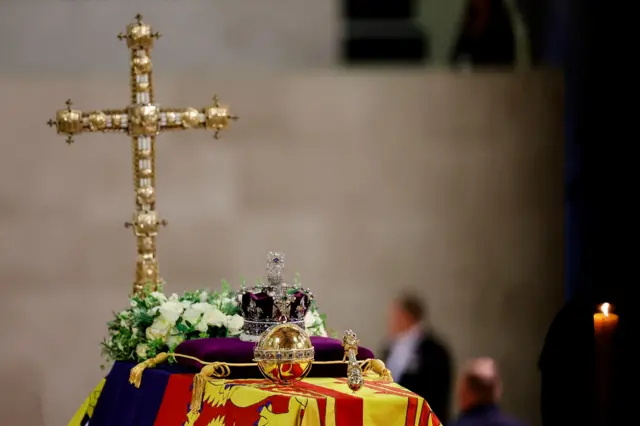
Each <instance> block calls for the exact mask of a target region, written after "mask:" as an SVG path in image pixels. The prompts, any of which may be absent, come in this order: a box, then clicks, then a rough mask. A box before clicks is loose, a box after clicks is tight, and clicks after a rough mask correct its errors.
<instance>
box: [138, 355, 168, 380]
mask: <svg viewBox="0 0 640 426" xmlns="http://www.w3.org/2000/svg"><path fill="white" fill-rule="evenodd" d="M168 358H169V355H168V354H167V353H165V352H161V353H159V354H158V355H156V356H155V357H154V358H150V359H148V360H146V361H143V362H141V363H140V364H138V365H136V366H135V367H133V368H132V369H131V372H130V373H129V383H131V384H132V385H133V386H135V387H136V388H140V384H141V383H142V374H143V373H144V370H146V369H147V368H154V367H155V366H156V365H158V364H162V363H164V362H165V361H167V359H168Z"/></svg>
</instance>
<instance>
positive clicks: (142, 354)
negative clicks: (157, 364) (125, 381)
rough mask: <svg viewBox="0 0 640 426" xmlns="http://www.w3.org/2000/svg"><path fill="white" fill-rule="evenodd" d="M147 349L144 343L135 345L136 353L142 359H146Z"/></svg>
mask: <svg viewBox="0 0 640 426" xmlns="http://www.w3.org/2000/svg"><path fill="white" fill-rule="evenodd" d="M148 350H149V346H147V345H146V344H144V343H140V344H138V346H136V354H138V356H139V357H140V358H142V359H147V351H148Z"/></svg>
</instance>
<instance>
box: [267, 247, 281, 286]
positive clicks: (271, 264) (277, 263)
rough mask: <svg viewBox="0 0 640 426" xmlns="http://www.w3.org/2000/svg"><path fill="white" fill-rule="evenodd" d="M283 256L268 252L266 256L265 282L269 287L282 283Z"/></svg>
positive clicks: (279, 253) (278, 253)
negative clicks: (267, 282)
mask: <svg viewBox="0 0 640 426" xmlns="http://www.w3.org/2000/svg"><path fill="white" fill-rule="evenodd" d="M284 258H285V254H284V253H282V252H274V251H270V252H269V253H268V255H267V280H268V281H269V284H271V285H278V284H282V283H283V282H284V277H283V276H282V270H283V269H284Z"/></svg>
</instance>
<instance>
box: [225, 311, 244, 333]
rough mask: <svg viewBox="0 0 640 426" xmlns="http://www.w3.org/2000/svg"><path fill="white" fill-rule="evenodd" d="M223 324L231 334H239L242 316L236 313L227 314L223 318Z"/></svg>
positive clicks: (242, 323) (242, 321) (242, 322)
mask: <svg viewBox="0 0 640 426" xmlns="http://www.w3.org/2000/svg"><path fill="white" fill-rule="evenodd" d="M225 326H226V327H227V329H228V330H229V334H231V335H236V334H240V330H242V327H243V326H244V318H242V317H241V316H240V315H238V314H235V315H229V316H228V317H227V318H226V319H225Z"/></svg>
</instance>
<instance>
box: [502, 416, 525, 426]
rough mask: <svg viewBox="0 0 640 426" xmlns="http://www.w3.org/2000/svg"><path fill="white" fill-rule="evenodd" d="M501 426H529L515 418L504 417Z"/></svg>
mask: <svg viewBox="0 0 640 426" xmlns="http://www.w3.org/2000/svg"><path fill="white" fill-rule="evenodd" d="M499 426H527V424H526V423H524V422H521V421H520V420H518V419H515V418H513V417H509V416H505V415H503V416H502V421H501V422H500V424H499Z"/></svg>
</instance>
